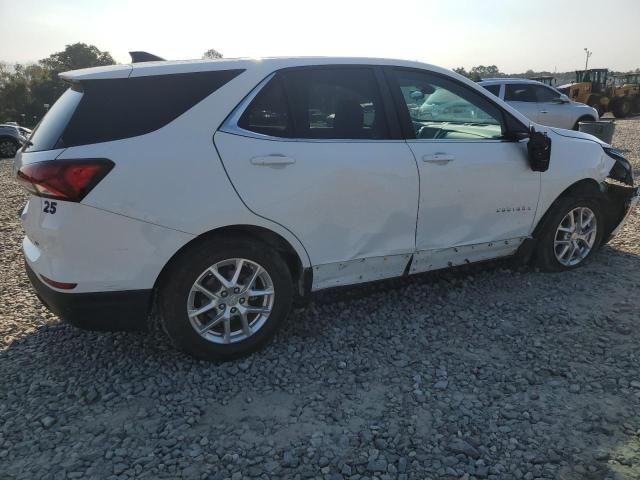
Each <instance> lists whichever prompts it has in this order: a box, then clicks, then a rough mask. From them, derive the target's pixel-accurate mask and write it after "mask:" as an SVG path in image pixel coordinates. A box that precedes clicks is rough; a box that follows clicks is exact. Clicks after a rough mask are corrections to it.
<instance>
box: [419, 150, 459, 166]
mask: <svg viewBox="0 0 640 480" xmlns="http://www.w3.org/2000/svg"><path fill="white" fill-rule="evenodd" d="M455 159H456V156H455V155H450V154H448V153H434V154H427V155H423V156H422V161H423V162H427V163H435V164H436V165H446V164H447V163H449V162H453V161H454V160H455Z"/></svg>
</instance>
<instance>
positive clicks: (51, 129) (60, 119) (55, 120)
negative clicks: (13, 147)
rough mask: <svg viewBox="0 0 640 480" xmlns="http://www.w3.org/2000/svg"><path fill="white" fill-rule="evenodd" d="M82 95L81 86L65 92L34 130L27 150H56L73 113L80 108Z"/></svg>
mask: <svg viewBox="0 0 640 480" xmlns="http://www.w3.org/2000/svg"><path fill="white" fill-rule="evenodd" d="M82 95H83V93H82V89H80V88H79V86H76V87H73V88H69V89H68V90H67V91H66V92H64V93H63V94H62V96H61V97H60V98H59V99H58V101H57V102H56V103H54V104H53V106H52V107H51V109H50V110H49V111H48V112H47V114H46V115H45V116H44V118H43V119H42V120H41V121H40V123H38V125H37V126H36V128H35V129H34V130H33V133H32V134H31V137H30V138H29V143H27V147H26V149H25V150H26V151H34V152H35V151H39V150H51V149H52V148H54V147H55V145H56V143H57V142H58V139H59V138H60V135H62V131H63V130H64V128H65V127H66V126H67V124H68V123H69V119H70V118H71V116H72V115H73V112H75V110H76V108H77V107H78V104H79V103H80V100H81V99H82Z"/></svg>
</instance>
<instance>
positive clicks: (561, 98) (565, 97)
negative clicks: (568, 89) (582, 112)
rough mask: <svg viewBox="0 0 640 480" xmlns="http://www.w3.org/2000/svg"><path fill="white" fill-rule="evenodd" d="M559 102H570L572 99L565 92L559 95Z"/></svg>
mask: <svg viewBox="0 0 640 480" xmlns="http://www.w3.org/2000/svg"><path fill="white" fill-rule="evenodd" d="M556 101H557V102H558V103H569V102H570V101H571V99H570V98H569V97H567V96H566V95H565V94H564V93H563V94H562V95H560V96H559V97H558V99H557V100H556Z"/></svg>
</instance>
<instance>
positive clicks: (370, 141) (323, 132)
mask: <svg viewBox="0 0 640 480" xmlns="http://www.w3.org/2000/svg"><path fill="white" fill-rule="evenodd" d="M379 75H380V73H379V72H378V71H377V70H376V69H375V68H373V67H367V66H354V67H345V66H340V67H337V66H336V67H326V68H323V67H314V68H297V69H287V70H285V71H281V72H278V73H276V74H274V75H272V76H271V77H269V78H268V79H266V80H265V81H264V82H262V84H261V85H259V86H258V87H257V88H256V89H255V91H254V92H252V94H250V95H249V97H248V98H247V99H246V100H245V101H244V102H243V103H242V104H241V105H240V106H239V107H238V108H237V109H236V111H235V112H234V113H233V114H232V115H231V116H230V117H229V119H228V120H227V121H226V122H225V124H224V125H223V127H222V128H221V129H220V131H218V132H217V133H216V134H215V137H214V140H215V144H216V147H217V149H218V151H219V153H220V156H221V158H222V161H223V163H224V165H225V168H226V171H227V173H228V175H229V177H230V179H231V181H232V183H233V185H234V186H235V188H236V189H237V191H238V193H239V194H240V196H241V198H242V199H243V201H244V202H245V203H246V205H247V207H248V208H249V209H251V210H252V211H253V212H255V213H256V214H258V215H261V216H263V217H265V218H268V219H270V220H273V221H275V222H277V223H279V224H281V225H283V226H284V227H286V228H287V229H289V230H290V231H291V232H292V233H293V234H294V235H295V236H296V237H297V238H298V239H299V240H300V241H301V243H302V244H303V245H304V247H305V248H306V249H307V252H308V254H309V257H310V259H311V262H312V264H313V265H314V266H315V267H314V282H313V287H314V288H315V289H318V288H323V287H328V286H333V285H339V284H346V283H357V282H361V281H367V280H374V279H378V278H385V277H392V276H397V275H401V274H402V273H403V271H404V269H405V268H406V265H407V263H408V260H409V258H410V255H411V254H412V253H413V251H414V248H415V226H416V215H417V209H418V195H419V187H418V185H419V181H418V171H417V165H416V161H415V159H414V157H413V155H412V153H411V150H410V149H409V147H408V146H407V144H406V143H405V142H404V141H403V140H402V139H401V135H400V133H399V127H398V124H397V120H395V121H394V120H393V117H391V118H392V121H389V118H390V114H391V113H393V114H395V113H394V112H392V111H393V107H392V105H391V103H390V100H389V98H388V95H387V98H385V97H383V94H384V92H383V91H381V88H386V86H385V84H384V83H382V82H380V81H379Z"/></svg>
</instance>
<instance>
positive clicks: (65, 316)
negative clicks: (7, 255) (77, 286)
mask: <svg viewBox="0 0 640 480" xmlns="http://www.w3.org/2000/svg"><path fill="white" fill-rule="evenodd" d="M25 267H26V270H27V275H28V276H29V280H30V281H31V284H32V285H33V288H34V289H35V291H36V293H37V295H38V298H39V299H40V301H42V303H43V304H44V305H45V306H46V307H47V308H48V309H49V310H51V311H52V312H53V313H55V314H56V315H58V316H59V317H60V318H61V319H62V320H64V321H65V322H68V323H70V324H72V325H75V326H77V327H80V328H85V329H88V330H107V331H114V330H144V329H146V327H147V317H148V315H149V309H150V305H151V290H126V291H116V292H96V293H67V292H59V291H57V290H54V289H52V288H50V287H49V286H47V285H46V284H45V283H43V282H42V280H40V279H39V278H38V275H37V274H36V273H35V272H34V271H33V269H32V268H31V267H30V266H29V264H28V263H25Z"/></svg>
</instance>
